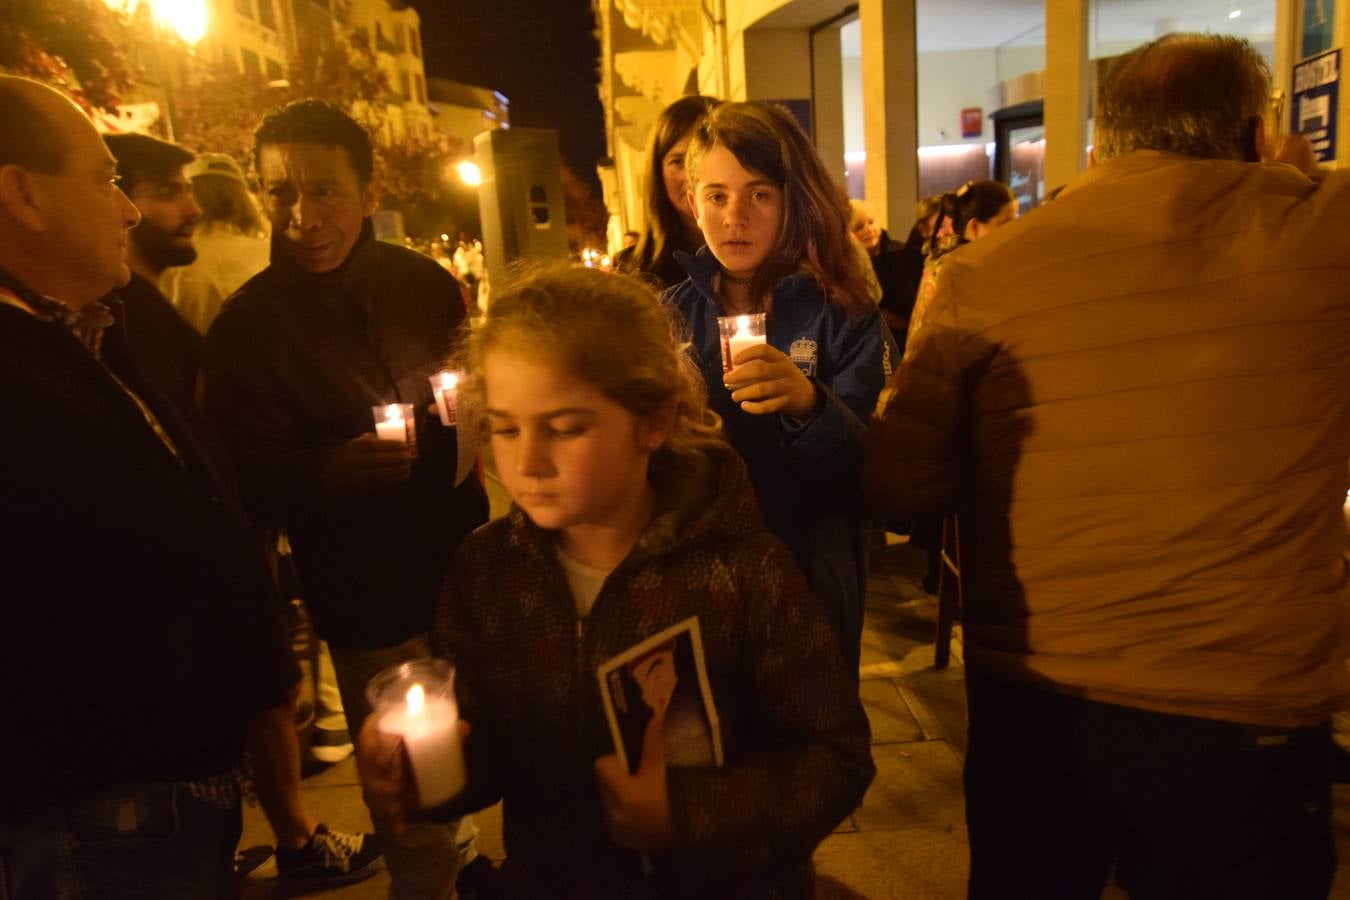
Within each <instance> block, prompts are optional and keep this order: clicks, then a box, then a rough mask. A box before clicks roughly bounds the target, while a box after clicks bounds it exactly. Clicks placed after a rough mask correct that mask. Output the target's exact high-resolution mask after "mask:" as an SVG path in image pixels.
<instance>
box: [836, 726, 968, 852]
mask: <svg viewBox="0 0 1350 900" xmlns="http://www.w3.org/2000/svg"><path fill="white" fill-rule="evenodd" d="M872 760H873V762H874V763H875V764H876V767H877V774H876V778H875V779H873V781H872V786H871V787H870V788H869V789H868V791H867V796H866V797H864V798H863V803H862V806H861V807H860V808H859V809H858V810H857V811H856V812H855V813H854V814H853V818H854V821H856V822H857V823H858V831H859V832H866V831H901V830H904V829H911V828H939V829H941V828H951V827H954V826H958V825H963V824H964V822H965V801H964V794H963V792H962V786H961V763H960V762H959V761H958V760H957V758H956V754H955V753H953V752H952V749H951V747H950V746H948V744H947V742H946V741H918V742H914V743H909V744H878V745H876V746H874V747H873V748H872Z"/></svg>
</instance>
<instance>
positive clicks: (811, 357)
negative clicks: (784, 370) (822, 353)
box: [788, 337, 819, 378]
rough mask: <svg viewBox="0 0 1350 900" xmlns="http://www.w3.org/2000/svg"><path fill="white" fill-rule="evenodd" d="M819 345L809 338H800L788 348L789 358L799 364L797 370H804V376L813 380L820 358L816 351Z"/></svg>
mask: <svg viewBox="0 0 1350 900" xmlns="http://www.w3.org/2000/svg"><path fill="white" fill-rule="evenodd" d="M818 347H819V345H818V344H817V343H816V342H815V341H813V340H811V339H810V338H807V337H799V338H797V339H796V340H795V341H793V342H792V346H791V347H789V348H788V358H789V359H791V360H792V361H793V362H794V363H796V364H797V368H799V369H801V370H802V374H803V375H805V376H806V377H807V378H811V377H813V376H814V375H815V374H816V361H817V359H818V358H819V357H818V355H817V353H816V350H817V348H818Z"/></svg>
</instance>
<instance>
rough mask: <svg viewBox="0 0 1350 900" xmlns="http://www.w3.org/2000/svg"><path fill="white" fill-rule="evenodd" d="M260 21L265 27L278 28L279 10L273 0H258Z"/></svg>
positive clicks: (274, 29)
mask: <svg viewBox="0 0 1350 900" xmlns="http://www.w3.org/2000/svg"><path fill="white" fill-rule="evenodd" d="M258 21H259V22H261V23H262V24H263V25H264V26H265V27H267V28H270V29H272V30H273V31H276V30H277V11H276V8H275V7H274V6H272V0H258Z"/></svg>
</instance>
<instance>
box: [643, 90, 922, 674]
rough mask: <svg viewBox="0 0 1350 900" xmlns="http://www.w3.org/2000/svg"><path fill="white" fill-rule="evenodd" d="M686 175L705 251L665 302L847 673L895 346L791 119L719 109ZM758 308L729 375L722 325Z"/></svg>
mask: <svg viewBox="0 0 1350 900" xmlns="http://www.w3.org/2000/svg"><path fill="white" fill-rule="evenodd" d="M686 168H687V171H688V174H689V203H690V207H691V209H692V210H693V212H694V215H695V218H696V219H697V220H698V223H699V229H700V230H701V231H702V232H703V237H704V240H705V241H706V242H707V246H706V247H704V248H703V249H702V250H700V251H699V252H698V254H697V255H695V256H689V255H688V254H679V255H678V257H677V258H679V259H680V261H681V264H682V265H683V266H684V268H685V270H686V271H687V272H688V273H689V278H688V280H686V281H685V282H684V283H683V284H681V285H679V286H678V287H676V288H673V289H672V290H671V291H670V292H669V294H668V297H669V298H670V299H671V300H672V301H673V302H674V303H675V305H676V306H677V307H678V308H679V310H680V312H681V313H682V314H683V315H684V318H685V321H686V323H687V325H688V328H689V338H690V341H691V345H692V352H694V353H695V354H696V355H697V357H698V360H699V364H700V368H702V370H703V376H704V379H705V380H706V381H707V383H708V392H709V401H710V404H711V405H712V407H713V409H714V410H715V411H716V412H717V413H718V414H719V415H720V416H721V417H722V420H723V424H724V427H725V429H726V434H727V437H728V438H729V440H730V441H731V444H732V446H734V447H735V448H736V450H737V451H738V452H739V453H740V455H741V457H742V458H743V459H744V460H745V463H746V466H747V468H748V469H749V472H750V479H751V482H752V483H753V485H754V488H755V494H756V497H757V498H758V500H759V504H760V508H761V509H762V510H763V513H764V517H765V520H766V524H767V525H768V527H769V529H770V530H771V531H772V532H774V533H775V534H776V535H778V537H780V538H781V539H782V540H783V541H784V542H785V543H786V544H787V545H788V547H789V548H791V550H792V552H793V554H794V555H795V556H796V557H797V560H798V561H799V562H800V563H801V565H802V568H803V569H804V570H805V571H806V574H807V578H808V579H809V580H810V582H811V586H812V587H813V588H814V589H815V592H816V593H817V595H818V596H819V597H820V598H821V600H822V601H824V603H825V606H826V608H827V611H828V612H829V615H830V618H831V621H832V622H833V624H834V627H835V632H836V634H838V636H839V640H840V644H841V646H842V647H843V650H844V656H845V657H846V658H847V660H848V661H849V663H850V665H851V667H852V668H853V670H854V671H856V669H857V662H858V657H859V652H860V643H861V640H862V602H863V591H864V588H865V585H866V583H867V547H868V534H867V531H868V522H867V520H866V516H865V509H864V503H863V497H862V489H861V474H860V473H861V471H862V452H863V439H864V436H865V434H866V430H867V425H866V423H867V419H868V416H869V415H871V412H872V410H873V407H874V406H875V404H876V400H877V395H878V394H879V393H880V392H881V389H882V387H883V386H884V385H885V383H886V379H887V378H888V377H889V376H890V374H891V368H892V366H893V365H894V364H895V363H896V362H898V359H899V351H898V348H897V347H896V345H895V342H894V340H893V339H892V338H891V336H890V332H889V330H888V329H887V328H886V326H885V324H884V323H883V322H882V320H881V317H880V314H879V313H878V311H877V308H876V304H875V303H873V302H872V301H871V300H870V299H869V298H868V290H867V282H866V280H865V276H864V273H863V270H862V259H861V257H860V256H859V255H858V253H857V252H856V251H854V249H853V248H852V247H851V246H850V245H849V242H848V222H849V207H848V204H847V202H846V200H845V198H844V197H843V195H842V194H841V193H840V192H839V190H838V188H837V187H836V186H835V185H834V183H833V182H832V181H831V179H830V177H829V175H828V173H827V172H826V170H825V166H824V165H823V164H822V163H821V161H820V157H819V156H817V155H816V151H815V148H814V147H812V145H811V143H810V141H809V140H808V138H807V137H806V135H805V134H804V133H803V132H802V130H801V129H800V128H799V127H798V126H797V123H796V121H795V120H794V119H793V118H792V117H791V115H789V114H788V113H787V111H786V110H784V109H783V108H781V107H779V106H774V105H770V104H763V103H727V104H724V105H722V106H719V107H718V108H717V109H715V110H713V111H712V112H711V113H709V115H708V116H707V118H705V119H704V120H703V122H702V123H701V124H700V125H699V127H698V129H697V130H696V131H695V133H694V137H693V139H692V141H691V142H690V144H689V149H688V151H687V155H686ZM760 312H762V313H766V315H767V339H768V340H767V343H766V344H761V345H757V346H750V347H747V348H744V349H741V350H740V351H739V352H738V353H737V354H736V355H735V357H734V358H733V359H732V361H731V362H732V368H731V370H730V371H729V372H727V373H726V374H725V375H724V374H723V366H722V341H721V333H720V331H719V329H718V322H717V320H718V318H719V317H723V316H739V315H745V314H749V313H760Z"/></svg>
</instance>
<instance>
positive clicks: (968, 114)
mask: <svg viewBox="0 0 1350 900" xmlns="http://www.w3.org/2000/svg"><path fill="white" fill-rule="evenodd" d="M982 134H984V110H983V109H981V108H980V107H978V106H970V107H967V108H966V109H963V110H961V137H963V138H973V137H979V136H980V135H982Z"/></svg>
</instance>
